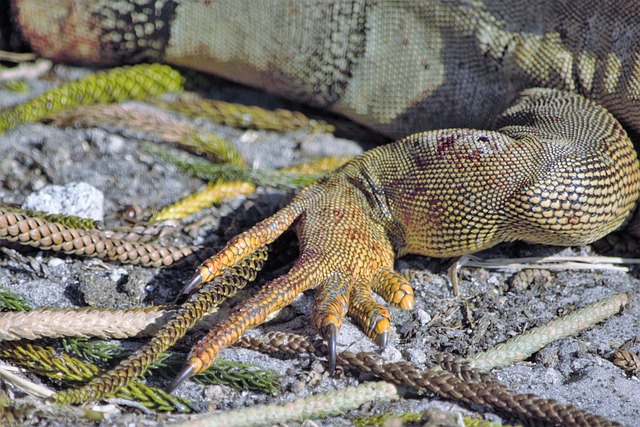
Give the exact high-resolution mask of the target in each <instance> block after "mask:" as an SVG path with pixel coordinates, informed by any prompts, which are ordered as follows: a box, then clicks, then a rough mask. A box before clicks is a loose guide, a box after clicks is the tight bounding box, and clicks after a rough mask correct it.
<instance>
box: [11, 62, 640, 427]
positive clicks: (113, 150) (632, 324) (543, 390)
mask: <svg viewBox="0 0 640 427" xmlns="http://www.w3.org/2000/svg"><path fill="white" fill-rule="evenodd" d="M57 71H58V73H59V75H62V76H63V77H69V76H77V75H78V74H81V73H82V71H81V70H76V69H69V68H66V67H59V68H58V69H57ZM49 84H50V83H49V82H47V81H37V82H32V83H31V86H32V87H33V89H34V90H35V91H41V90H43V89H44V88H46V87H47V86H48V85H49ZM209 95H210V96H213V97H217V98H221V99H225V100H233V101H236V100H240V101H243V102H248V103H260V104H267V105H270V106H276V105H278V106H282V105H284V106H285V107H286V106H291V104H288V103H285V102H282V101H279V100H277V99H274V98H272V97H269V96H264V95H260V94H256V93H254V92H252V91H249V90H245V89H240V88H237V87H236V86H233V85H226V84H222V85H218V86H216V87H214V88H213V89H211V93H210V94H209ZM0 100H1V101H2V103H3V104H4V105H9V104H12V103H15V102H18V101H19V100H20V96H16V95H15V94H12V93H10V92H8V91H2V93H0ZM212 128H214V129H216V130H219V131H220V132H221V133H222V134H223V135H225V136H226V137H228V138H230V139H232V140H233V141H234V142H235V143H237V144H238V146H239V147H240V148H241V150H242V151H243V153H244V154H245V155H246V156H247V158H248V160H249V161H250V162H251V163H252V164H253V165H254V166H256V167H267V168H268V167H275V166H283V165H286V164H291V163H295V162H300V161H302V160H304V159H308V158H310V157H311V156H312V155H313V153H315V152H317V151H318V150H320V151H322V150H326V151H327V152H329V153H330V152H336V153H341V152H344V151H345V150H347V151H351V152H353V151H357V150H360V147H359V146H358V145H357V144H356V143H354V142H349V141H345V140H338V139H334V138H332V137H329V136H326V135H319V136H318V135H308V134H304V133H301V132H298V133H288V134H284V135H276V134H271V133H267V132H255V131H246V132H245V131H236V130H229V129H225V128H222V127H220V126H212ZM0 176H1V177H2V185H1V186H0V199H1V200H2V201H5V202H11V203H18V204H21V203H23V202H24V200H25V198H26V197H27V196H28V195H29V194H30V193H32V192H34V191H37V190H39V189H41V188H42V187H44V186H46V185H49V184H58V185H64V184H67V183H70V182H86V183H89V184H91V185H92V186H94V187H96V188H97V189H99V190H100V191H102V192H103V194H104V197H105V211H106V217H105V224H106V225H107V226H113V225H119V224H121V220H120V219H119V217H118V215H117V212H118V211H119V210H120V209H122V208H123V207H124V206H126V205H139V206H140V207H141V208H142V210H143V211H144V212H154V211H156V210H157V209H159V208H161V207H162V206H164V205H166V204H168V203H171V202H173V201H176V200H178V199H180V198H182V197H184V196H186V195H187V194H189V193H191V192H193V191H195V190H197V189H199V188H201V187H203V185H204V182H203V181H201V180H199V179H196V178H193V177H190V176H188V175H186V174H184V173H182V172H181V171H179V170H178V169H177V168H175V167H174V166H172V165H168V164H166V163H163V162H162V161H159V160H157V159H155V158H153V157H151V156H149V155H148V154H145V153H143V152H141V151H140V147H139V141H138V140H133V139H130V138H123V137H122V136H120V135H117V134H113V133H111V132H109V131H106V130H102V129H89V130H86V129H59V128H55V127H50V126H45V125H42V124H30V125H24V126H21V127H20V128H18V129H16V130H14V131H11V132H8V133H6V134H4V135H1V136H0ZM289 197H290V194H288V193H286V192H284V191H275V190H270V189H261V190H260V191H259V192H258V193H257V194H255V195H253V196H250V197H247V198H237V199H234V200H231V201H229V202H228V203H225V204H224V205H223V206H219V207H214V208H211V209H209V210H207V211H205V212H203V213H201V214H198V215H196V216H194V217H193V218H190V219H189V221H188V222H187V223H186V224H187V225H189V226H190V228H189V230H188V231H186V232H184V233H181V234H180V235H179V236H178V239H179V241H180V242H186V243H197V244H206V245H209V246H212V247H216V246H219V245H220V244H221V243H223V242H224V241H225V240H226V239H228V238H229V237H231V236H232V235H233V234H235V233H237V232H238V231H239V230H240V229H242V228H243V227H247V226H249V225H251V224H252V223H254V222H256V221H257V220H259V219H260V218H262V217H264V216H266V215H268V214H270V213H271V212H273V211H274V210H275V209H277V207H278V206H280V205H281V204H282V203H284V202H286V200H287V199H288V198H289ZM8 246H9V247H11V248H13V249H16V250H17V251H18V252H19V253H20V254H22V255H24V257H26V260H28V261H30V264H25V263H24V262H21V261H18V260H16V259H14V258H10V257H7V256H6V255H4V254H2V255H0V284H1V285H4V286H7V287H9V288H10V289H12V290H14V291H15V292H17V293H19V294H20V295H22V296H23V297H24V298H26V299H27V300H29V301H30V302H31V303H32V304H33V305H36V306H41V305H49V306H59V307H61V306H84V305H87V304H90V305H94V306H118V307H125V306H135V305H142V304H154V303H164V302H167V301H169V300H170V299H171V298H172V297H174V296H175V295H176V293H177V292H178V290H179V289H180V288H181V284H182V283H183V282H184V281H185V280H187V279H188V278H189V277H190V276H191V274H192V270H191V269H190V268H184V269H178V270H170V271H168V272H167V271H161V270H158V269H145V268H139V267H132V266H122V265H118V264H115V263H110V262H106V263H103V262H96V261H95V260H90V259H83V258H79V257H72V256H65V255H59V254H53V253H49V252H41V251H36V250H31V249H25V248H20V247H16V246H15V245H8ZM555 253H561V254H564V255H571V254H592V253H593V250H592V249H591V248H575V249H557V248H549V247H542V246H535V247H534V246H529V245H526V244H513V245H508V246H501V247H499V248H497V249H494V250H492V251H489V252H486V253H483V254H481V256H482V257H483V258H494V257H505V256H529V255H545V254H555ZM34 266H35V267H34ZM448 266H449V261H448V260H444V261H439V260H431V259H427V258H423V257H417V256H410V257H406V258H404V259H402V260H399V261H398V263H397V269H398V270H399V271H400V272H402V273H404V274H407V275H408V277H409V278H410V279H411V283H412V285H413V286H414V289H415V291H416V297H417V299H416V308H415V310H413V311H412V312H400V311H398V310H392V314H393V316H394V324H393V329H392V336H391V339H390V346H389V348H388V349H387V350H386V351H385V352H384V356H385V357H388V358H389V359H390V360H399V359H401V358H405V359H408V360H410V361H412V362H414V363H418V364H421V363H425V362H427V361H430V360H432V359H433V357H434V356H435V355H436V354H437V353H440V352H442V353H446V354H453V355H463V356H464V355H469V354H473V353H475V352H478V351H482V350H484V349H487V348H489V347H491V346H493V345H496V344H498V343H500V342H503V341H505V340H506V339H508V338H511V337H513V336H515V335H517V334H520V333H521V332H523V331H524V330H528V329H530V328H531V327H533V326H536V325H539V324H541V323H544V322H546V321H549V320H550V319H552V318H553V317H554V316H556V315H559V314H564V313H567V312H568V311H570V310H572V309H574V308H576V307H581V306H583V305H586V304H588V303H591V302H594V301H596V300H598V299H600V298H602V297H605V296H609V295H612V294H614V293H618V292H630V293H632V294H633V300H634V303H633V304H631V306H630V307H629V308H627V309H626V310H625V311H624V312H623V313H622V314H621V315H618V316H616V317H615V318H613V319H611V320H609V321H607V322H605V323H604V324H601V325H599V326H597V327H595V328H593V329H591V330H588V331H587V332H584V333H581V334H579V335H578V336H575V337H572V338H568V339H564V340H561V341H559V342H556V343H554V344H553V345H550V346H549V347H547V348H545V349H544V350H542V351H540V352H539V353H538V354H536V355H535V356H534V357H532V358H531V359H530V360H528V361H526V362H523V363H520V364H518V365H516V366H512V367H509V368H505V369H499V370H496V371H494V373H495V375H496V376H497V377H498V378H499V379H500V380H501V381H503V382H504V383H506V384H507V385H508V386H510V387H512V388H513V389H515V390H517V391H520V392H528V393H534V394H537V395H539V396H542V397H546V398H554V399H557V400H559V401H561V402H565V403H571V404H573V405H576V406H578V407H580V408H583V409H585V410H588V411H591V412H594V413H596V414H599V415H602V416H605V417H608V418H610V419H613V420H616V421H619V422H621V423H624V424H625V425H628V426H634V425H640V381H638V377H637V376H627V375H625V373H624V372H623V371H622V370H621V369H619V368H617V367H615V366H614V365H613V364H612V363H611V362H610V356H611V354H612V352H613V351H614V350H615V349H616V348H618V347H619V346H621V345H622V344H624V343H625V342H628V341H630V340H631V341H632V345H631V348H630V349H631V350H634V351H635V352H638V351H639V350H640V346H639V344H638V333H639V330H640V329H639V327H640V304H638V302H640V299H639V297H638V295H637V291H638V284H639V283H640V282H639V281H638V279H637V270H636V269H634V268H632V269H631V272H629V273H624V272H611V271H590V270H587V271H561V272H552V273H551V276H550V279H549V280H548V281H542V282H537V283H533V284H527V283H525V284H523V285H517V284H514V283H512V278H513V277H514V274H515V273H516V270H510V271H508V270H507V271H502V270H485V269H478V268H463V269H462V270H461V271H460V273H459V275H460V278H461V296H460V297H455V296H454V295H453V292H452V289H451V287H450V285H449V283H448V281H447V279H446V270H447V267H448ZM273 274H274V272H273V271H271V272H267V273H266V275H267V276H268V275H271V276H272V275H273ZM312 300H313V294H312V293H311V294H308V295H304V296H303V297H302V298H300V299H299V300H298V301H297V302H296V303H295V305H294V312H293V314H294V315H293V316H292V318H291V319H290V320H288V321H286V322H280V323H275V324H272V325H269V326H266V327H264V328H263V329H264V330H282V331H295V332H296V333H300V334H304V335H310V336H313V335H314V334H315V331H314V330H313V329H312V328H311V327H310V326H309V317H308V316H309V308H310V304H311V302H312ZM133 342H134V343H135V341H133ZM344 349H349V350H351V351H360V350H375V348H374V346H373V345H372V344H371V343H370V342H369V341H368V340H367V339H366V338H365V337H364V336H363V335H362V334H361V333H360V332H359V331H358V330H357V328H355V327H354V326H352V325H351V324H350V323H348V322H347V324H346V325H345V327H344V328H343V330H342V331H341V333H340V350H344ZM223 357H224V358H227V359H230V360H237V361H243V362H248V363H255V364H258V365H260V366H261V367H264V368H270V369H274V370H276V371H278V372H280V373H282V374H283V377H282V383H281V386H280V392H279V393H277V394H275V395H265V394H256V393H252V392H238V391H235V390H233V389H231V388H228V387H224V386H201V385H197V384H194V383H191V382H190V383H188V384H186V385H183V386H182V387H180V389H179V390H178V393H180V394H182V395H184V396H186V397H188V398H190V399H191V400H192V401H194V402H198V407H199V408H200V409H201V410H202V411H213V410H228V409H231V408H241V407H246V406H251V405H254V404H259V403H268V402H281V401H287V400H291V399H292V398H294V397H295V396H296V395H308V394H310V393H315V392H318V391H324V390H327V389H332V388H335V387H344V386H346V385H353V384H357V383H358V382H360V381H363V380H366V379H367V378H366V377H364V376H359V375H358V374H354V373H351V372H347V373H345V374H344V375H341V376H339V377H338V378H330V377H328V375H327V373H326V371H325V368H324V361H322V360H312V359H311V360H310V359H309V358H308V357H301V358H298V359H296V358H278V357H270V356H267V355H263V354H260V353H256V352H252V351H248V350H233V349H231V350H226V351H225V352H224V353H223ZM30 378H31V379H33V380H35V381H38V380H37V379H36V378H34V377H30ZM10 391H11V393H15V396H16V397H20V396H22V394H21V392H20V391H19V390H17V389H15V388H10ZM434 405H435V406H436V407H438V408H440V409H442V410H445V411H447V412H449V411H461V412H463V413H469V411H472V412H477V413H479V414H482V413H483V410H482V409H481V408H476V407H474V408H469V407H465V406H462V407H461V406H458V405H457V404H456V403H455V402H449V401H442V400H439V399H433V398H429V397H422V398H421V397H417V396H412V397H411V398H407V399H403V400H402V401H399V402H393V403H390V404H375V405H367V406H365V407H363V408H362V409H361V410H360V411H359V412H354V413H349V414H345V415H344V416H342V417H339V418H332V419H328V420H322V421H317V423H318V424H319V425H336V426H342V425H344V426H347V425H352V424H351V421H350V420H351V419H353V418H354V417H355V416H359V415H366V414H374V413H380V412H384V411H390V410H392V411H407V410H411V411H423V410H425V409H426V408H427V407H430V406H434ZM119 410H120V412H119V413H116V414H115V415H114V416H113V417H112V418H111V420H110V421H109V424H110V425H132V424H140V423H144V425H157V424H158V423H164V422H166V421H167V420H179V419H182V420H184V419H186V417H185V416H174V415H170V416H167V415H164V414H163V415H145V414H142V413H140V412H138V411H136V410H135V409H131V408H127V407H120V408H119ZM484 416H485V417H487V419H491V420H494V421H498V420H501V415H500V414H492V413H485V414H484ZM506 421H513V420H509V419H506V420H505V422H506ZM38 422H39V421H38V420H34V424H35V423H38ZM66 422H69V420H66ZM59 423H60V424H64V423H65V420H59ZM289 425H298V423H290V424H289Z"/></svg>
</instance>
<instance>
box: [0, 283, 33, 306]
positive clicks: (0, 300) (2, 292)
mask: <svg viewBox="0 0 640 427" xmlns="http://www.w3.org/2000/svg"><path fill="white" fill-rule="evenodd" d="M31 310H32V307H31V304H29V302H28V301H27V300H26V299H24V298H22V297H21V296H20V295H18V294H16V293H15V292H13V291H10V290H9V289H8V288H6V287H5V286H2V285H0V311H31Z"/></svg>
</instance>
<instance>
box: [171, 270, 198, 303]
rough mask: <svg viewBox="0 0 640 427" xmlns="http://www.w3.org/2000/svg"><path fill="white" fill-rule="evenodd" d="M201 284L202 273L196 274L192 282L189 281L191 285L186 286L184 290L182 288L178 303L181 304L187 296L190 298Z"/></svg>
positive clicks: (177, 298)
mask: <svg viewBox="0 0 640 427" xmlns="http://www.w3.org/2000/svg"><path fill="white" fill-rule="evenodd" d="M201 283H202V276H201V275H200V273H196V274H194V275H193V277H192V278H191V280H189V283H187V284H186V285H184V288H182V290H181V291H180V293H179V294H178V296H177V297H176V302H177V303H179V302H180V301H181V300H184V299H185V298H186V297H187V296H189V294H191V292H193V290H194V289H195V288H197V287H198V286H200V284H201Z"/></svg>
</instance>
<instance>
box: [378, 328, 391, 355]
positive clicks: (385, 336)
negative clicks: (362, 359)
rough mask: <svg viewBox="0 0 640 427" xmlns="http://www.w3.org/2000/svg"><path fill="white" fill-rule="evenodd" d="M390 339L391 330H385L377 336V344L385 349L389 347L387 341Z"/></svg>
mask: <svg viewBox="0 0 640 427" xmlns="http://www.w3.org/2000/svg"><path fill="white" fill-rule="evenodd" d="M388 341H389V332H387V331H384V332H383V333H381V334H379V335H378V336H377V337H376V344H378V347H380V349H382V350H384V349H385V348H386V347H387V342H388Z"/></svg>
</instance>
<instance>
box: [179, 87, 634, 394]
mask: <svg viewBox="0 0 640 427" xmlns="http://www.w3.org/2000/svg"><path fill="white" fill-rule="evenodd" d="M497 123H498V127H499V129H498V131H478V130H470V129H448V130H441V131H432V132H424V133H420V134H416V135H412V136H409V137H407V138H405V139H403V140H400V141H398V142H396V143H393V144H390V145H387V146H384V147H379V148H377V149H374V150H371V151H369V152H367V153H365V154H364V155H362V156H360V157H359V158H357V159H354V160H353V161H352V162H350V163H349V164H347V165H345V166H344V167H343V168H341V169H340V170H339V171H337V172H335V173H334V174H333V175H331V176H329V177H327V178H325V179H324V180H322V181H320V182H318V183H316V184H314V185H312V186H311V187H309V188H307V189H306V190H304V191H303V192H302V193H301V194H300V195H299V196H298V197H297V198H296V199H294V200H293V202H292V203H291V204H290V205H289V206H288V207H286V208H285V209H284V210H283V211H281V212H280V213H278V214H276V215H275V216H274V217H272V218H269V219H267V220H265V221H263V223H261V224H259V225H258V226H256V227H255V228H253V229H250V230H249V231H247V232H245V233H243V234H241V235H239V236H238V237H236V238H235V239H233V240H232V241H231V242H230V243H229V244H228V245H227V246H226V247H225V249H223V250H222V251H221V252H220V253H219V254H218V255H216V256H214V257H213V258H212V259H210V260H208V261H206V262H205V263H204V264H203V266H202V267H201V269H200V270H199V272H198V274H196V276H195V278H194V280H193V281H192V282H191V283H190V285H189V288H192V287H194V286H196V285H197V284H198V283H199V282H201V281H206V280H209V279H210V278H211V277H214V276H215V275H217V274H219V272H220V270H221V269H222V268H225V267H227V266H229V265H231V264H233V263H234V262H236V261H237V260H239V259H241V258H242V257H244V256H246V255H247V254H248V253H250V252H251V251H252V250H254V249H255V248H258V247H260V246H262V245H264V244H265V243H269V242H270V241H272V240H273V239H275V238H276V237H277V236H278V235H279V234H280V233H281V232H282V231H284V229H286V228H287V227H288V225H289V224H291V223H292V222H293V220H294V219H295V218H296V217H297V218H298V223H297V233H298V237H299V239H300V245H301V255H300V258H299V259H298V261H297V262H296V264H295V265H294V266H293V268H292V269H291V271H290V272H289V273H288V274H286V275H284V276H282V277H280V278H277V279H275V280H274V281H272V282H271V283H269V284H267V285H266V286H265V287H264V288H263V289H261V290H260V291H259V292H258V293H257V294H256V295H255V296H254V297H253V298H251V299H248V300H246V301H244V302H243V303H241V304H240V305H239V306H238V307H236V308H235V309H234V310H233V312H232V313H231V315H230V316H229V318H228V319H227V320H225V321H223V322H222V323H220V324H219V325H217V326H216V327H215V328H214V329H213V330H212V331H211V332H210V333H209V334H208V335H207V336H206V337H205V338H204V339H203V341H201V342H200V343H199V344H198V345H197V346H196V347H195V348H194V349H193V351H192V353H191V356H190V358H189V361H188V363H187V365H186V367H185V368H184V370H183V371H182V372H181V374H180V375H179V376H178V378H177V379H176V381H174V383H173V385H172V387H176V386H177V385H178V384H179V383H180V382H181V381H183V380H184V379H186V378H187V377H189V376H190V375H192V374H193V373H195V372H199V371H201V370H204V369H206V368H207V367H208V366H210V364H211V363H212V362H213V361H214V360H215V358H216V357H217V356H218V354H219V352H220V351H221V350H222V349H223V348H224V347H226V346H227V345H229V344H231V343H233V342H234V341H235V340H236V339H238V338H239V337H240V335H241V334H242V333H243V331H245V330H246V329H247V328H251V327H253V326H255V325H257V324H259V323H261V322H263V321H264V320H265V319H266V317H267V316H268V315H269V314H270V313H272V312H273V311H275V310H277V309H279V308H281V307H283V306H285V305H287V304H289V303H291V302H292V301H293V299H294V297H295V296H296V295H298V294H299V293H300V292H303V291H305V290H306V289H310V288H317V290H318V291H317V299H316V303H315V306H314V312H313V319H314V321H315V324H316V326H318V328H319V330H320V332H321V334H322V335H323V337H324V338H325V339H327V340H328V341H329V353H330V354H329V360H330V364H331V365H332V366H333V364H334V363H335V337H336V334H337V333H338V331H339V329H340V326H341V324H342V318H343V317H344V316H345V315H346V314H347V313H349V314H350V315H352V316H353V317H354V318H355V319H356V321H357V322H358V323H359V324H360V325H361V326H362V327H363V329H364V330H365V332H366V333H367V335H368V336H369V337H371V338H373V339H376V340H377V341H378V342H379V343H381V344H384V343H385V342H386V337H387V335H388V330H389V313H388V312H387V311H386V310H385V308H384V307H382V306H380V305H379V304H377V303H375V302H374V300H373V298H372V293H371V290H372V289H373V290H375V291H377V292H378V293H380V294H381V295H383V296H384V297H385V298H386V299H387V300H388V301H392V302H395V303H397V304H398V305H400V306H402V307H404V308H410V307H411V306H412V305H413V291H412V289H411V287H410V286H409V284H408V283H407V282H406V280H404V279H402V278H401V277H400V276H398V275H397V274H395V273H393V260H394V257H395V256H401V255H404V254H406V253H415V254H422V255H428V256H436V257H451V256H457V255H461V254H466V253H472V252H476V251H479V250H482V249H486V248H489V247H491V246H494V245H496V244H498V243H501V242H505V241H513V240H526V241H530V242H536V243H545V244H553V245H565V246H566V245H582V244H588V243H590V242H592V241H594V240H597V239H599V238H601V237H603V236H604V235H606V234H608V233H609V232H611V231H613V230H614V229H616V228H617V227H619V226H620V225H621V224H622V223H623V222H624V221H625V220H626V218H627V217H628V216H629V215H630V213H631V211H632V210H633V208H634V206H635V203H636V200H637V199H638V196H639V194H640V165H639V164H638V159H637V157H636V152H635V150H634V148H633V144H632V143H631V141H630V140H629V138H628V137H627V135H626V133H625V131H624V130H623V128H622V126H621V125H620V124H619V123H618V122H617V121H616V120H615V118H614V117H613V116H612V115H611V114H609V113H608V112H607V111H606V110H605V109H604V108H602V107H600V106H599V105H597V104H595V103H594V102H592V101H589V100H587V99H586V98H583V97H581V96H579V95H575V94H572V93H569V92H561V91H556V90H547V89H535V90H528V91H525V92H524V93H523V94H522V96H521V98H520V99H519V100H518V101H517V102H516V104H515V105H514V106H513V107H511V108H509V109H508V110H507V111H506V112H505V113H504V114H503V115H502V116H500V117H499V118H498V121H497Z"/></svg>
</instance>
